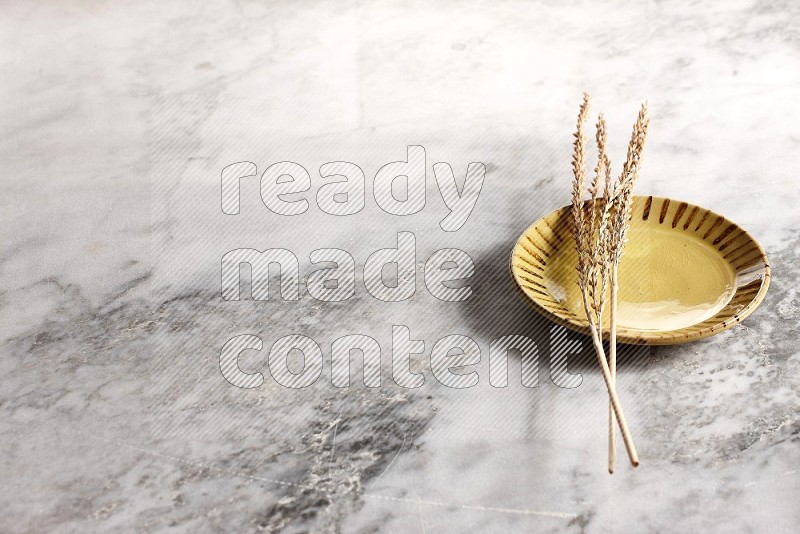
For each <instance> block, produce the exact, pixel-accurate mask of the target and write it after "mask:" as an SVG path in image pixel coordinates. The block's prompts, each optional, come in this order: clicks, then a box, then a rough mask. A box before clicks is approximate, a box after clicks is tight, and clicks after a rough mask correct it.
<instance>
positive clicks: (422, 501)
mask: <svg viewBox="0 0 800 534" xmlns="http://www.w3.org/2000/svg"><path fill="white" fill-rule="evenodd" d="M364 497H367V498H370V499H382V500H386V501H393V502H403V503H408V504H416V505H420V504H425V505H427V506H436V507H439V508H459V509H461V510H472V511H477V512H497V513H502V514H519V515H533V516H540V517H552V518H556V519H575V518H576V517H578V514H573V513H569V512H547V511H542V510H528V509H526V508H498V507H495V506H480V505H473V504H455V503H447V502H441V501H429V500H425V499H420V498H416V499H407V498H403V497H390V496H388V495H376V494H374V493H365V494H364Z"/></svg>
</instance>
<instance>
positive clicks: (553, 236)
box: [511, 197, 770, 345]
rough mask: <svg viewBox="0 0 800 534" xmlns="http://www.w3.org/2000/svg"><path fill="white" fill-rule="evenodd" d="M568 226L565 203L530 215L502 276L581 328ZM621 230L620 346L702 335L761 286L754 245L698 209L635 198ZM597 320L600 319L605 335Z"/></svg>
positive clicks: (736, 315) (738, 317)
mask: <svg viewBox="0 0 800 534" xmlns="http://www.w3.org/2000/svg"><path fill="white" fill-rule="evenodd" d="M571 227H572V214H571V211H570V208H569V207H564V208H561V209H559V210H556V211H554V212H553V213H551V214H549V215H547V216H546V217H544V218H542V219H539V220H538V221H536V222H535V223H534V224H533V225H532V226H531V227H530V228H528V229H527V230H525V233H523V234H522V236H521V237H520V238H519V240H518V241H517V244H516V246H514V251H513V253H512V256H511V274H512V276H513V277H514V281H515V282H516V283H517V285H518V286H519V287H520V289H521V290H522V292H523V293H524V294H525V296H526V300H528V302H530V303H531V304H532V306H533V307H534V308H535V309H536V310H537V311H539V312H541V313H542V314H543V315H545V316H546V317H548V318H550V319H552V320H553V321H555V322H557V323H559V324H561V325H563V326H566V327H567V328H570V329H572V330H577V331H579V332H583V333H586V332H588V323H587V322H586V315H585V313H584V311H583V304H582V300H581V293H580V289H579V288H578V284H577V279H578V275H577V271H576V270H575V265H576V262H577V260H576V254H575V241H574V239H573V238H572V235H571V233H570V229H571ZM628 237H629V240H628V242H627V244H626V245H625V249H624V251H623V254H622V260H621V261H620V265H619V300H618V309H617V325H618V326H617V339H618V340H619V341H620V342H621V343H634V344H639V345H671V344H676V343H685V342H687V341H693V340H696V339H700V338H704V337H707V336H710V335H712V334H715V333H717V332H721V331H722V330H725V329H727V328H730V327H731V326H733V325H734V324H736V323H738V322H740V321H742V320H743V319H744V318H745V317H747V316H748V315H750V314H751V313H752V312H753V310H755V309H756V307H757V306H758V305H759V304H760V303H761V301H762V300H763V299H764V295H766V293H767V287H769V279H770V269H769V263H768V262H767V256H766V254H764V251H763V250H762V249H761V246H760V245H759V244H758V243H757V242H756V241H755V239H753V238H752V236H750V234H748V233H747V232H745V231H744V230H742V229H741V228H739V227H738V226H737V225H736V224H734V223H732V222H731V221H729V220H727V219H726V218H725V217H722V216H721V215H717V214H716V213H713V212H711V211H709V210H707V209H703V208H700V207H698V206H693V205H691V204H688V203H686V202H680V201H677V200H671V199H668V198H660V197H634V201H633V213H632V217H631V226H630V229H629V231H628ZM606 310H608V306H606ZM606 325H608V318H607V317H606V318H605V319H604V321H603V327H604V328H603V329H604V331H605V332H606V333H607V329H606Z"/></svg>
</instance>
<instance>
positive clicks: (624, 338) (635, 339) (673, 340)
mask: <svg viewBox="0 0 800 534" xmlns="http://www.w3.org/2000/svg"><path fill="white" fill-rule="evenodd" d="M633 198H634V200H635V199H642V200H643V201H644V202H649V203H650V204H652V203H653V202H656V201H661V202H662V204H663V201H664V200H667V201H669V202H670V203H672V202H676V203H684V204H686V205H687V207H690V208H694V207H697V208H698V209H702V210H705V211H708V212H709V215H710V216H716V217H720V218H721V219H722V221H724V222H727V223H728V224H732V225H734V226H736V228H738V229H739V230H741V231H742V233H743V235H745V236H747V238H748V239H749V240H750V241H752V242H753V243H754V244H755V246H756V247H757V249H758V252H759V253H760V258H761V259H762V260H763V264H764V276H763V278H762V281H761V285H760V286H759V289H758V291H757V292H756V294H755V295H754V296H753V298H752V299H751V300H750V301H749V302H748V303H747V304H746V305H745V306H744V308H742V309H741V310H740V311H739V312H738V313H737V314H736V315H735V316H734V317H735V320H733V321H721V322H718V323H714V324H713V325H709V326H708V327H706V328H703V329H699V330H696V331H694V332H690V333H684V334H675V335H672V336H670V335H669V332H677V331H678V330H682V329H683V328H690V327H692V326H695V325H696V324H699V323H694V324H693V325H689V326H686V327H683V328H681V329H677V330H659V331H656V332H657V333H658V334H659V335H658V336H655V335H654V334H655V332H653V331H644V330H638V331H637V330H635V329H628V330H629V331H633V332H638V335H635V336H633V335H629V334H621V333H618V335H617V341H618V342H619V343H623V344H628V345H679V344H683V343H689V342H692V341H697V340H700V339H704V338H707V337H710V336H713V335H714V334H718V333H720V332H723V331H725V330H728V329H729V328H731V327H733V326H734V325H736V324H739V323H741V322H742V321H744V320H745V319H746V318H747V317H749V316H750V315H751V314H752V313H753V312H754V311H755V310H756V309H757V308H758V306H759V305H760V304H761V303H762V302H763V301H764V298H765V297H766V295H767V290H768V289H769V285H770V281H771V279H772V270H771V268H770V264H769V259H768V257H767V254H766V251H765V250H764V247H762V246H761V243H759V242H758V240H756V239H755V237H753V235H752V234H751V233H750V232H748V231H747V230H745V229H744V228H742V227H741V226H740V225H739V224H737V223H735V222H733V221H731V220H730V219H728V218H727V217H725V216H723V215H720V214H718V213H716V212H714V211H712V210H710V209H708V208H704V207H702V206H699V205H697V204H693V203H691V202H686V201H683V200H678V199H675V198H671V197H662V196H655V195H634V197H633ZM648 199H649V201H648ZM569 209H571V206H562V207H560V208H557V209H555V210H553V211H550V212H548V213H546V214H544V215H542V216H541V217H539V218H538V219H536V220H535V221H534V222H533V223H531V224H530V225H528V226H527V227H526V228H525V230H523V232H522V233H521V234H520V235H519V237H518V238H517V239H516V240H515V241H514V246H513V247H512V248H511V254H510V255H509V260H508V269H509V272H510V274H511V277H512V279H513V281H514V287H515V288H516V289H517V292H518V293H519V294H520V296H521V297H522V299H523V300H524V301H525V302H526V303H527V304H528V306H529V307H531V308H533V309H534V310H535V311H536V312H537V313H539V314H540V315H542V316H544V317H545V318H547V319H549V320H551V321H553V322H555V323H556V324H559V325H561V326H563V327H565V328H567V329H569V330H572V331H574V332H579V333H581V334H584V335H589V334H590V330H589V326H588V322H587V321H586V320H585V319H583V320H582V321H581V322H580V323H579V322H576V321H572V320H570V319H567V318H564V317H560V316H558V315H556V314H555V313H553V312H552V311H551V310H550V309H548V308H547V307H545V306H544V305H542V304H541V303H540V302H538V301H537V300H536V299H535V298H534V297H532V296H531V295H529V294H528V292H526V291H525V289H524V287H523V286H522V284H521V282H520V280H519V278H518V277H517V273H516V272H515V270H514V253H515V251H516V249H517V246H518V245H519V244H520V241H522V239H524V238H525V236H526V235H527V234H528V232H529V231H531V230H532V229H533V228H535V227H536V226H537V225H539V224H540V223H542V221H543V220H545V219H547V218H549V217H550V216H552V215H554V214H556V213H559V212H562V211H564V210H569ZM715 316H716V314H715V315H713V316H712V317H709V319H705V320H706V321H707V320H710V319H712V318H713V317H715ZM665 334H666V335H665ZM602 336H603V338H604V339H608V331H607V330H605V329H604V330H603V332H602Z"/></svg>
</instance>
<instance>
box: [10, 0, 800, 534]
mask: <svg viewBox="0 0 800 534" xmlns="http://www.w3.org/2000/svg"><path fill="white" fill-rule="evenodd" d="M799 6H800V5H799V4H798V3H796V2H791V1H788V0H787V1H777V0H773V1H768V2H753V1H741V2H739V1H737V2H726V3H708V4H702V3H696V2H692V1H681V0H674V1H668V2H654V1H644V2H621V1H618V0H609V1H604V2H600V3H580V4H577V5H574V4H569V5H567V4H563V5H561V4H558V3H545V2H521V1H509V2H489V1H482V0H479V1H476V2H471V3H469V5H464V4H456V3H454V2H444V3H435V4H431V3H426V2H417V1H410V2H407V1H404V2H393V1H386V2H374V3H367V2H361V1H348V2H344V3H340V2H327V1H313V2H303V3H294V2H287V1H282V2H281V1H279V2H269V3H262V2H254V1H249V0H240V1H223V0H219V1H213V2H205V3H202V4H197V3H190V2H186V1H180V2H173V3H169V4H165V3H163V2H151V1H145V2H137V3H132V4H127V5H123V4H115V5H111V4H102V3H93V2H89V1H86V0H75V1H73V2H65V3H58V4H52V5H46V6H45V5H24V6H23V5H21V4H12V3H8V4H6V5H4V6H2V7H0V10H2V16H0V25H2V28H3V30H2V31H1V32H0V36H1V37H0V39H2V44H3V46H2V47H1V48H0V50H2V52H0V54H2V59H3V61H2V62H0V71H2V74H3V76H2V80H3V82H2V86H3V88H4V97H5V98H2V99H0V119H1V120H0V125H2V126H1V127H2V129H3V141H4V142H3V143H2V144H0V166H2V171H3V172H2V176H3V178H2V180H3V186H4V187H3V194H2V196H0V202H2V225H0V227H2V243H3V247H2V250H0V275H1V276H2V284H0V343H2V358H0V376H1V377H2V378H1V379H0V412H1V413H2V417H1V418H0V435H2V436H3V438H2V439H0V509H2V511H3V513H2V514H0V515H2V517H0V530H2V531H3V532H44V531H54V532H160V531H177V532H219V531H239V532H241V531H265V532H279V531H280V532H363V533H366V532H392V533H394V532H512V531H522V532H528V531H536V532H607V531H619V532H698V531H702V532H794V531H795V530H796V525H797V524H798V522H800V506H798V504H797V503H798V502H800V483H799V482H798V480H799V479H800V471H798V466H799V465H800V416H799V415H798V414H800V398H798V385H799V384H800V379H798V376H800V352H798V346H797V345H798V344H797V341H798V332H800V302H799V300H798V299H800V296H798V291H797V284H798V282H800V256H799V255H800V252H799V251H800V219H798V216H797V206H798V204H800V192H799V191H798V189H797V188H796V187H794V186H795V185H796V183H797V179H796V178H795V174H796V172H797V171H796V169H797V168H800V129H799V128H798V124H797V121H796V120H795V113H794V109H795V106H796V98H795V95H796V94H797V89H798V87H800V55H798V51H800V46H799V45H800V11H799V10H800V7H799ZM583 90H589V91H590V92H591V93H592V95H593V100H594V102H595V103H596V105H597V108H598V109H602V110H604V111H605V112H606V116H607V118H608V121H609V135H610V154H611V159H612V163H613V164H614V165H616V168H619V165H620V164H621V159H622V158H623V157H624V156H623V154H624V150H625V146H626V138H627V136H628V134H629V125H630V124H632V122H633V116H634V114H635V112H636V110H637V107H638V104H639V102H640V101H641V100H644V99H648V100H649V103H650V108H651V110H652V124H651V137H650V139H649V141H648V143H649V144H648V146H647V149H646V152H645V162H644V173H643V175H642V178H641V181H640V184H639V189H638V192H639V193H640V194H648V195H650V194H651V195H660V196H667V197H672V198H676V199H680V200H685V201H688V202H691V203H693V204H698V205H701V206H703V207H706V208H708V209H711V210H713V211H715V212H717V213H720V214H722V215H725V216H726V217H728V218H729V219H731V220H733V221H735V222H736V223H737V224H739V225H741V226H742V227H743V228H745V229H747V230H748V231H749V232H750V233H751V234H752V235H753V236H754V237H755V238H756V239H757V240H758V241H759V242H760V243H761V244H762V245H763V246H764V248H765V250H766V252H767V255H768V257H769V260H770V265H771V267H772V273H773V280H772V285H771V288H770V291H769V293H768V295H767V297H766V299H765V301H764V303H763V304H762V305H761V307H760V308H759V309H758V310H757V311H756V312H755V313H754V314H753V315H752V316H750V317H749V318H747V320H745V321H744V322H743V323H742V324H740V325H737V326H735V327H733V328H731V329H730V330H728V331H725V332H723V333H721V334H719V335H717V336H714V337H712V338H709V339H707V340H702V341H699V342H696V343H691V344H687V345H682V346H674V347H658V348H647V347H624V349H623V350H622V351H621V354H620V370H619V373H620V374H619V385H618V390H619V395H620V397H621V399H622V402H623V405H624V406H625V408H626V415H627V417H628V420H629V424H630V426H631V429H632V431H633V434H634V437H635V439H636V441H637V445H638V448H639V454H640V457H641V460H642V465H641V466H640V467H639V468H638V469H637V470H636V471H634V470H632V469H630V468H629V467H628V466H627V465H625V464H624V463H622V464H621V465H620V468H619V470H618V473H616V474H615V475H614V476H613V477H609V476H608V474H607V473H606V472H605V455H606V424H607V420H606V410H607V405H606V396H605V392H604V386H603V384H602V379H601V377H600V374H599V372H598V370H597V369H596V363H595V362H594V360H593V358H594V356H593V354H592V352H591V347H590V344H589V343H588V342H587V340H585V339H583V338H581V337H580V336H578V335H577V334H571V333H568V332H566V331H564V330H563V329H561V328H559V327H554V326H552V325H550V324H549V323H547V322H546V321H545V320H543V319H542V318H541V317H538V316H536V315H534V314H532V313H531V312H530V310H529V309H528V308H527V307H526V305H525V304H524V303H522V302H521V301H520V299H519V296H518V295H517V293H516V291H515V289H514V287H513V285H512V282H511V279H510V277H509V274H508V263H507V262H508V255H509V253H510V250H511V247H512V246H513V243H514V242H515V240H516V238H517V237H518V235H519V234H520V233H521V232H522V231H523V230H524V229H525V228H526V227H527V226H528V225H529V224H530V223H531V222H532V221H534V220H536V219H537V218H539V217H541V216H542V215H544V214H546V213H548V212H550V211H552V210H553V209H555V208H557V207H559V206H562V205H564V204H566V203H567V201H568V198H569V187H570V183H569V180H570V178H569V157H570V142H571V137H570V135H571V132H572V128H573V124H574V119H575V113H576V110H577V104H578V102H579V99H580V94H581V92H582V91H583ZM412 144H418V145H422V146H424V147H425V149H426V158H427V159H426V166H427V190H426V198H427V204H426V206H425V208H424V209H423V210H422V211H421V212H419V213H417V214H415V215H410V216H407V217H394V216H391V215H388V214H386V213H384V212H383V211H381V210H380V209H379V208H378V207H377V206H376V205H375V202H374V198H373V196H372V189H371V187H372V186H371V180H372V178H373V177H374V176H375V174H376V172H377V171H378V169H379V168H380V167H381V166H382V165H384V164H386V163H388V162H392V161H397V160H400V159H403V158H404V157H405V155H406V147H407V146H408V145H412ZM238 161H252V162H253V163H255V164H256V165H257V167H258V170H259V173H262V172H263V171H264V170H265V169H266V168H267V167H268V166H269V165H270V164H272V163H274V162H277V161H293V162H297V163H299V164H301V165H303V166H304V167H305V168H306V169H308V171H309V173H310V175H311V180H312V187H311V191H309V192H308V193H307V197H308V198H309V199H310V201H311V202H310V204H311V208H310V209H309V211H308V212H307V213H304V214H302V215H298V216H295V217H291V218H287V217H281V216H278V215H275V214H273V213H270V212H269V211H268V210H267V209H266V208H265V207H264V205H263V204H262V203H261V200H260V199H259V198H258V192H259V188H258V180H250V181H247V180H243V181H242V189H241V213H240V215H237V216H236V217H229V216H225V215H223V214H222V212H221V211H220V198H219V194H220V182H219V179H220V172H221V170H222V168H223V167H225V166H226V165H229V164H231V163H234V162H238ZM329 161H349V162H353V163H356V164H358V165H359V166H360V167H361V169H363V171H364V173H365V176H366V188H367V192H366V201H367V202H366V205H365V208H364V210H363V211H362V212H360V213H358V214H356V215H352V216H350V217H332V216H330V215H328V214H325V213H323V212H322V211H320V210H319V209H318V208H317V207H316V205H315V203H314V201H313V199H314V197H313V195H314V194H315V192H316V190H317V189H318V188H319V186H320V185H321V184H322V180H321V178H320V176H319V173H318V170H319V167H320V165H321V164H323V163H325V162H329ZM476 161H480V162H483V163H484V164H485V166H486V171H487V174H486V180H485V184H484V189H483V191H482V192H481V196H480V198H479V200H478V203H477V204H476V207H475V210H474V212H473V213H472V215H471V216H470V218H469V220H468V221H467V223H466V224H465V225H464V227H463V228H462V229H461V230H459V231H458V232H452V233H446V232H443V231H442V230H441V228H440V227H439V222H440V221H441V219H442V217H443V216H444V215H446V213H447V209H446V206H445V205H444V203H443V201H442V198H441V196H440V194H439V191H438V189H437V186H436V182H435V180H434V177H433V173H432V171H431V166H432V165H433V164H434V163H436V162H449V163H450V164H451V165H452V167H453V169H454V172H455V174H456V176H462V177H463V175H464V172H465V170H466V168H467V164H469V163H470V162H476ZM400 231H411V232H414V233H415V236H416V239H417V255H416V262H417V266H418V267H419V269H418V275H417V291H416V293H415V294H414V296H413V297H412V298H411V299H409V300H408V301H404V302H399V303H385V302H381V301H379V300H377V299H375V298H374V297H372V296H371V295H370V294H369V293H368V292H367V291H366V290H365V289H364V286H363V283H362V282H360V280H361V279H362V277H363V272H362V268H363V265H364V262H365V261H366V260H367V258H368V257H369V255H370V254H371V253H372V252H374V251H375V250H378V249H381V248H386V247H389V246H392V245H395V244H396V235H397V233H398V232H400ZM236 247H253V248H261V249H263V248H271V247H279V248H286V249H289V250H291V251H292V252H293V253H294V254H296V255H297V257H298V258H299V259H300V262H301V286H302V287H301V298H300V300H299V301H297V302H284V301H271V302H256V301H253V300H247V299H245V300H242V301H240V302H228V301H224V300H222V299H221V298H220V291H219V283H220V279H219V276H220V273H219V268H220V267H219V265H220V263H219V262H220V258H221V257H222V255H223V254H224V253H225V252H227V251H228V250H231V249H233V248H236ZM323 247H335V248H341V249H344V250H347V251H348V252H349V253H350V254H351V255H352V256H353V257H354V259H355V262H356V266H357V267H356V273H357V276H358V277H359V284H360V285H359V284H357V288H356V294H355V296H354V297H353V298H352V299H350V300H348V301H345V302H322V301H317V300H314V299H312V298H310V297H309V295H308V293H307V292H306V291H305V287H304V284H305V278H306V277H307V276H308V275H309V274H310V272H311V271H312V266H311V264H310V263H309V262H308V257H309V254H310V253H311V251H313V250H315V249H318V248H323ZM443 247H456V248H460V249H462V250H464V251H466V252H467V253H468V254H469V255H470V256H471V257H472V259H473V261H474V263H475V275H474V277H473V279H472V280H471V287H472V288H473V295H472V297H471V298H470V299H469V300H467V301H464V302H458V303H448V302H441V301H438V300H436V299H435V298H434V297H433V296H432V295H431V294H430V293H429V292H428V291H427V290H426V288H425V285H424V280H423V274H424V273H422V270H423V268H424V261H425V259H426V258H428V257H429V256H430V254H431V253H433V251H435V250H437V249H439V248H443ZM398 324H399V325H405V326H407V327H408V328H409V330H410V332H411V335H412V337H413V339H417V340H422V341H424V343H425V352H424V354H423V355H421V356H420V357H418V358H417V357H415V358H413V359H412V364H411V365H412V367H411V370H412V371H415V372H421V373H423V376H424V377H425V384H424V385H423V386H422V387H420V388H418V389H406V388H402V387H399V386H398V385H396V384H394V382H393V380H392V366H391V361H390V355H391V337H392V325H398ZM243 333H247V334H253V335H258V336H260V337H261V338H262V339H263V341H264V344H265V346H266V347H267V348H268V347H269V346H271V344H272V343H274V342H275V340H277V339H278V338H279V337H281V336H285V335H288V334H303V335H306V336H308V337H310V338H312V339H314V340H315V341H316V342H317V343H319V345H320V347H321V348H322V350H323V355H324V364H325V366H324V368H323V373H322V376H321V377H320V379H319V380H318V381H317V382H316V383H315V384H313V385H312V386H310V387H308V388H305V389H302V390H293V389H287V388H283V387H281V386H279V385H278V384H277V383H276V382H275V381H274V380H273V379H272V378H271V377H270V376H269V373H268V372H267V368H268V359H267V355H266V352H268V351H261V352H254V351H251V352H249V353H246V354H244V355H243V356H242V357H241V358H240V365H241V366H242V367H243V368H245V369H248V370H250V371H253V370H261V371H262V372H264V373H265V376H266V378H267V379H266V380H265V382H264V385H263V386H261V387H259V388H257V389H239V388H236V387H234V386H232V385H231V384H229V383H227V382H226V381H225V379H224V378H223V377H222V375H221V373H220V370H219V353H220V349H221V347H222V345H223V344H224V343H225V341H226V340H227V339H229V338H230V337H232V336H235V335H238V334H243ZM352 333H360V334H364V335H369V336H371V337H373V338H375V339H376V340H377V341H378V342H379V344H380V346H381V348H382V373H381V379H382V382H381V387H379V388H367V387H365V386H364V384H363V381H362V374H361V371H360V367H359V365H357V364H354V373H353V376H352V384H353V385H352V386H351V387H350V388H345V389H340V388H336V387H334V386H333V385H332V384H331V376H330V373H331V371H330V368H331V362H330V346H331V343H332V342H333V340H335V339H336V338H338V337H341V336H343V335H347V334H352ZM450 334H462V335H465V336H469V337H470V338H471V339H473V340H474V341H475V342H476V343H477V344H478V346H479V347H480V349H481V362H480V364H478V365H477V366H476V367H475V368H476V369H477V371H478V373H479V377H480V381H479V384H478V385H477V386H475V387H474V388H470V389H466V390H456V389H450V388H447V387H444V386H442V385H441V384H439V383H438V382H437V381H436V379H435V378H434V376H433V375H432V373H431V368H430V359H429V358H428V355H429V354H430V351H431V349H432V347H433V345H434V343H436V341H437V340H439V339H440V338H442V337H444V336H447V335H450ZM508 334H519V335H525V336H528V337H529V338H531V339H533V340H534V342H535V343H536V345H537V347H538V349H539V353H538V355H539V360H540V361H539V363H540V366H539V371H538V387H536V388H530V387H524V386H523V385H522V378H521V371H520V365H521V362H520V359H519V358H518V357H513V358H511V359H510V361H509V373H508V375H509V385H508V387H506V388H495V387H492V386H491V384H490V383H489V362H488V354H489V346H490V344H491V342H492V340H494V339H497V338H498V337H500V336H503V335H508ZM299 364H300V362H299V361H297V360H294V363H293V364H292V365H299ZM577 374H580V377H577V376H576V375H577ZM558 377H561V380H559V379H558ZM565 377H571V379H572V380H575V381H577V382H579V383H580V385H579V386H578V387H575V388H572V389H566V388H563V387H559V386H557V385H556V384H555V383H554V380H555V381H556V382H559V383H561V384H562V385H563V384H564V382H563V379H565ZM527 379H528V380H533V378H532V377H530V376H528V378H527ZM619 456H620V457H621V458H623V459H624V456H623V455H622V449H620V452H619Z"/></svg>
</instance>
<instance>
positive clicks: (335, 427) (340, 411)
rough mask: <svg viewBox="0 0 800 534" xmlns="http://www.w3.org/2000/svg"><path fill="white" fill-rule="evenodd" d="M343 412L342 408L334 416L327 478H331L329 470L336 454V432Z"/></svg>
mask: <svg viewBox="0 0 800 534" xmlns="http://www.w3.org/2000/svg"><path fill="white" fill-rule="evenodd" d="M343 411H344V407H342V408H341V409H340V410H339V413H338V414H336V425H335V426H334V427H333V439H332V440H331V457H330V459H329V460H328V478H330V476H331V470H332V469H333V454H334V453H335V452H336V431H337V430H339V422H341V420H342V412H343Z"/></svg>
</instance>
